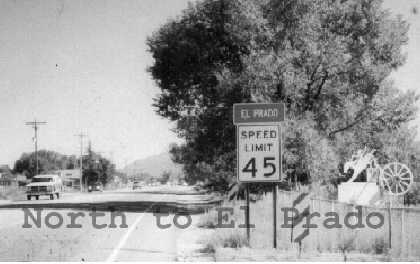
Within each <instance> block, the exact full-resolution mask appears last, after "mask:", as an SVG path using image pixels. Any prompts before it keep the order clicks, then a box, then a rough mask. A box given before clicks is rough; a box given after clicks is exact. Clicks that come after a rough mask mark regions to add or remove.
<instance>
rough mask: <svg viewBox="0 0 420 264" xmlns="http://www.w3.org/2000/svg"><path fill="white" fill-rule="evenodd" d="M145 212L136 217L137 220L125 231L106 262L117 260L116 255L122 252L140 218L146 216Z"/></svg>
mask: <svg viewBox="0 0 420 264" xmlns="http://www.w3.org/2000/svg"><path fill="white" fill-rule="evenodd" d="M144 215H145V213H142V215H140V216H139V217H137V218H136V221H134V223H133V224H132V225H131V226H130V228H129V229H128V230H127V232H125V234H124V236H123V237H122V238H121V239H120V241H119V242H118V245H117V246H116V247H115V248H114V250H113V251H112V253H111V255H109V257H108V258H107V259H106V262H113V261H115V259H116V257H117V256H118V253H120V250H121V248H122V247H123V246H124V245H125V243H126V242H127V239H128V238H129V237H130V235H131V233H132V232H133V231H134V230H135V229H136V226H137V225H138V223H139V222H140V220H141V219H142V218H143V217H144Z"/></svg>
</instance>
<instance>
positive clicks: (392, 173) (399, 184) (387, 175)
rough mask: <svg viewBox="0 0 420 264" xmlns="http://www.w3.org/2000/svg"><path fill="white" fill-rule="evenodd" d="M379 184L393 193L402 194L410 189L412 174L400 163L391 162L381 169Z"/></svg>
mask: <svg viewBox="0 0 420 264" xmlns="http://www.w3.org/2000/svg"><path fill="white" fill-rule="evenodd" d="M381 174H382V177H381V184H382V186H383V188H384V189H385V190H386V191H388V192H389V193H390V194H393V195H403V194H405V193H406V192H408V190H409V189H410V185H411V184H412V183H413V174H412V173H411V171H410V169H409V168H408V167H407V166H406V165H405V164H402V163H399V162H392V163H388V164H386V165H385V166H384V167H383V169H382V173H381Z"/></svg>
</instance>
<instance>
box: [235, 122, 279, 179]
mask: <svg viewBox="0 0 420 264" xmlns="http://www.w3.org/2000/svg"><path fill="white" fill-rule="evenodd" d="M280 134H281V133H280V127H279V126H276V125H274V126H238V180H239V181H241V182H276V181H280V180H281V178H280V177H281V159H280V152H281V151H280V146H281V144H280Z"/></svg>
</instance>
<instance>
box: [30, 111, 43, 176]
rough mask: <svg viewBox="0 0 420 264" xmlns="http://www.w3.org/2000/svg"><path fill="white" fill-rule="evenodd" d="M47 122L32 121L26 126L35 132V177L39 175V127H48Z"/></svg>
mask: <svg viewBox="0 0 420 264" xmlns="http://www.w3.org/2000/svg"><path fill="white" fill-rule="evenodd" d="M46 124H47V122H44V121H36V119H35V120H34V121H30V122H26V123H25V125H27V126H32V128H33V129H34V131H35V136H34V137H33V140H34V141H35V175H37V174H38V171H39V170H38V128H39V127H38V126H40V125H46Z"/></svg>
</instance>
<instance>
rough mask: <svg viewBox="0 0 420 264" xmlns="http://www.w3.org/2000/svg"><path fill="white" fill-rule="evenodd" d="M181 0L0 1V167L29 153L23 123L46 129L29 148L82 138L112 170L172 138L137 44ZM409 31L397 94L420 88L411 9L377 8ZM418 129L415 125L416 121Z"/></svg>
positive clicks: (390, 2) (416, 18) (418, 26)
mask: <svg viewBox="0 0 420 264" xmlns="http://www.w3.org/2000/svg"><path fill="white" fill-rule="evenodd" d="M187 2H188V1H187V0H136V1H133V0H123V1H117V0H114V1H104V0H101V1H92V0H88V1H85V0H83V1H81V0H69V1H52V0H31V1H20V0H15V1H12V0H10V1H8V0H0V120H1V125H0V164H5V163H6V164H12V163H13V161H14V160H16V159H17V158H18V157H19V156H20V155H21V153H22V152H30V151H33V142H32V136H33V129H32V128H30V127H27V126H25V122H26V121H31V120H33V119H35V118H36V119H38V120H41V121H47V122H48V124H47V125H46V126H42V127H41V128H40V131H39V141H38V142H39V148H41V149H49V150H55V151H58V152H61V153H65V154H77V153H79V141H78V138H77V137H75V136H74V135H75V134H77V133H79V132H80V131H82V132H83V133H85V134H88V135H89V137H90V139H91V140H92V146H93V148H94V150H97V151H102V152H103V154H104V155H105V156H107V157H111V156H113V157H114V160H115V161H116V163H117V166H118V167H121V166H123V165H124V164H125V163H126V162H131V161H133V160H135V159H138V158H144V157H146V156H149V155H152V154H158V153H161V152H163V151H166V150H167V147H168V144H169V143H171V142H177V141H178V142H179V139H177V137H176V136H175V135H174V134H173V133H172V132H171V131H169V129H170V128H171V127H172V126H173V124H170V123H169V122H167V121H166V120H164V119H162V118H160V117H159V116H157V115H156V114H155V113H154V111H153V108H152V107H151V104H152V102H153V101H152V97H153V96H154V95H155V94H157V93H158V92H159V90H158V88H157V87H156V85H155V84H154V82H153V81H152V80H151V78H150V75H149V74H148V73H147V72H146V68H147V66H149V65H151V64H152V62H153V60H152V58H151V56H150V54H149V53H148V52H147V47H146V45H145V40H146V38H147V36H149V35H150V34H151V33H152V32H153V31H155V30H156V29H158V28H159V26H160V25H162V24H163V23H164V22H165V21H167V19H168V18H171V17H174V16H176V15H177V14H179V13H180V11H181V10H182V9H184V8H185V7H186V6H187ZM385 6H386V7H389V8H392V10H394V11H395V12H396V13H402V14H403V15H404V17H405V18H406V19H407V20H408V21H409V22H410V24H411V28H410V44H409V46H408V47H407V48H406V51H407V52H408V55H409V57H408V61H407V64H406V65H405V66H404V67H402V68H401V69H400V70H399V71H398V72H397V73H395V74H394V75H393V77H394V79H396V82H397V85H398V86H399V87H401V88H402V89H416V88H417V84H418V83H420V74H419V73H418V70H419V69H420V52H419V51H418V48H419V47H420V45H419V44H420V15H419V14H417V15H415V14H413V12H411V11H412V8H413V7H414V6H417V7H419V8H420V1H407V0H405V1H395V0H387V1H385ZM419 120H420V119H419Z"/></svg>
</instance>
